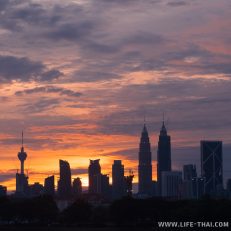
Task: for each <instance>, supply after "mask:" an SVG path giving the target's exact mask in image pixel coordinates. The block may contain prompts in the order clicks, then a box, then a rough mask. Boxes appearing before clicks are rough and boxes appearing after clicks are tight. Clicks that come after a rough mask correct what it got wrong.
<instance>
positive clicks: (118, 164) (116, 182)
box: [112, 160, 125, 199]
mask: <svg viewBox="0 0 231 231" xmlns="http://www.w3.org/2000/svg"><path fill="white" fill-rule="evenodd" d="M124 195H125V180H124V165H122V161H121V160H114V164H113V165H112V196H113V199H118V198H121V197H123V196H124Z"/></svg>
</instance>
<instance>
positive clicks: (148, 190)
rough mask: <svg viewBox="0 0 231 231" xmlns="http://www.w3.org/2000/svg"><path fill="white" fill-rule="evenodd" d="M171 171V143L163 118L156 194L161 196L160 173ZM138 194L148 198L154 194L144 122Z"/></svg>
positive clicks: (148, 143)
mask: <svg viewBox="0 0 231 231" xmlns="http://www.w3.org/2000/svg"><path fill="white" fill-rule="evenodd" d="M170 170H171V142H170V136H168V134H167V129H166V127H165V122H164V118H163V123H162V127H161V130H160V134H159V141H158V151H157V192H158V195H161V173H162V172H163V171H170ZM138 178H139V190H138V191H139V194H140V195H144V196H145V195H146V196H150V195H153V194H155V191H156V189H155V182H154V181H152V153H151V144H150V140H149V135H148V130H147V126H146V121H145V120H144V127H143V130H142V134H141V138H140V146H139V166H138Z"/></svg>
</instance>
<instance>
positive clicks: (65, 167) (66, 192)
mask: <svg viewBox="0 0 231 231" xmlns="http://www.w3.org/2000/svg"><path fill="white" fill-rule="evenodd" d="M59 169H60V178H59V181H58V196H59V197H60V198H63V199H68V198H70V197H71V196H72V185H71V168H70V165H69V163H68V162H67V161H64V160H59Z"/></svg>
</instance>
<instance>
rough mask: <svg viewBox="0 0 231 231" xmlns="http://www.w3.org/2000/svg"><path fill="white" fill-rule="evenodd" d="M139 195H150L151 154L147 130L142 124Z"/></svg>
mask: <svg viewBox="0 0 231 231" xmlns="http://www.w3.org/2000/svg"><path fill="white" fill-rule="evenodd" d="M138 173H139V190H138V191H139V194H143V195H144V194H145V195H151V194H152V153H151V145H150V141H149V136H148V130H147V128H146V125H145V124H144V127H143V131H142V134H141V138H140V146H139V166H138Z"/></svg>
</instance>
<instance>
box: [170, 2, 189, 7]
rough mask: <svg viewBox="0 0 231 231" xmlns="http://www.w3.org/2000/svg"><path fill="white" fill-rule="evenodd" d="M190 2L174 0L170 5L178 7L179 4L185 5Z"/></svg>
mask: <svg viewBox="0 0 231 231" xmlns="http://www.w3.org/2000/svg"><path fill="white" fill-rule="evenodd" d="M188 4H189V2H186V1H174V2H168V3H167V5H168V6H173V7H178V6H185V5H188Z"/></svg>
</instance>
